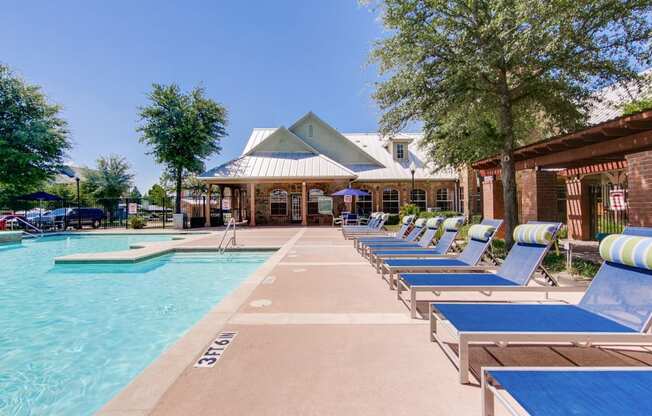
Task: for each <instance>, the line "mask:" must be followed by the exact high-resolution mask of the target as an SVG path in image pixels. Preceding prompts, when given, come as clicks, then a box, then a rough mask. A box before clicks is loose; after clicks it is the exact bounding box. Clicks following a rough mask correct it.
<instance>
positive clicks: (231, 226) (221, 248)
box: [217, 218, 236, 254]
mask: <svg viewBox="0 0 652 416" xmlns="http://www.w3.org/2000/svg"><path fill="white" fill-rule="evenodd" d="M235 225H236V222H235V218H231V219H230V220H229V222H228V223H227V224H226V228H225V229H224V234H222V240H220V244H219V245H218V246H217V251H218V253H220V254H223V253H224V251H225V250H226V248H227V247H228V246H229V244H233V245H235ZM229 229H232V230H233V236H231V238H230V239H228V240H227V241H226V244H225V245H224V246H222V244H224V239H225V238H226V236H227V235H228V234H229Z"/></svg>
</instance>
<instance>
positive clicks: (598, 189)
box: [589, 183, 628, 238]
mask: <svg viewBox="0 0 652 416" xmlns="http://www.w3.org/2000/svg"><path fill="white" fill-rule="evenodd" d="M621 195H622V196H621ZM589 216H590V217H589V218H590V221H589V231H590V233H591V236H592V237H593V238H599V237H600V236H601V235H603V234H618V233H622V231H623V228H624V227H625V225H627V221H628V217H627V184H626V183H625V184H613V183H601V184H591V185H589Z"/></svg>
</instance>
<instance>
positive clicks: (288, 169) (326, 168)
mask: <svg viewBox="0 0 652 416" xmlns="http://www.w3.org/2000/svg"><path fill="white" fill-rule="evenodd" d="M201 177H202V178H204V179H205V178H224V179H249V178H251V179H269V178H307V177H319V178H342V179H353V178H355V177H356V175H355V173H354V172H352V171H351V170H349V169H347V168H345V167H343V166H341V165H340V164H338V163H336V162H334V161H333V160H331V159H329V158H327V157H326V156H324V155H319V154H312V153H294V152H292V153H290V152H256V153H254V154H250V155H246V156H241V157H239V158H238V159H234V160H231V161H229V162H227V163H225V164H223V165H220V166H218V167H216V168H214V169H211V170H209V171H208V172H205V173H203V174H202V175H201Z"/></svg>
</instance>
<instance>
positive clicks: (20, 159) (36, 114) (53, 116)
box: [0, 64, 70, 206]
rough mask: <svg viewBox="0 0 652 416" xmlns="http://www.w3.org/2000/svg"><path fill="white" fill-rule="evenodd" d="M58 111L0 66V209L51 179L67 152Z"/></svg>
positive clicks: (63, 124)
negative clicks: (13, 198)
mask: <svg viewBox="0 0 652 416" xmlns="http://www.w3.org/2000/svg"><path fill="white" fill-rule="evenodd" d="M59 111H60V107H59V106H58V105H53V104H49V103H48V102H47V101H46V99H45V96H44V95H43V93H42V92H41V89H40V87H38V86H35V85H29V84H27V83H26V82H25V81H23V80H22V79H20V78H18V77H17V76H16V75H14V74H13V73H12V71H11V70H10V69H9V68H8V67H6V66H4V65H2V64H0V206H2V205H5V204H7V203H8V201H9V200H10V199H11V198H12V197H14V196H17V195H20V194H24V193H26V192H30V191H32V190H34V189H35V188H36V187H37V186H38V185H40V184H42V183H43V182H44V181H45V180H46V179H48V178H50V177H52V176H53V175H54V174H55V173H56V171H57V168H58V167H59V166H60V165H61V164H62V163H63V158H64V156H65V153H66V151H67V150H68V149H69V148H70V141H69V139H68V129H67V126H66V122H65V121H64V120H63V119H61V118H60V117H59Z"/></svg>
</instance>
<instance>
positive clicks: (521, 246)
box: [396, 223, 582, 318]
mask: <svg viewBox="0 0 652 416" xmlns="http://www.w3.org/2000/svg"><path fill="white" fill-rule="evenodd" d="M560 227H561V224H560V223H549V224H541V223H539V224H525V225H519V226H518V227H516V229H515V230H514V241H516V244H514V246H513V247H512V249H511V250H510V251H509V254H507V257H506V258H505V261H504V262H503V264H502V265H501V266H500V268H499V269H498V270H497V271H496V272H495V273H492V272H489V270H490V268H487V269H486V270H485V271H484V272H479V273H431V274H426V273H401V274H399V275H398V277H397V279H398V280H397V282H396V295H397V297H398V299H399V300H400V301H402V302H403V303H404V304H406V305H408V301H407V300H406V299H404V298H403V296H402V293H403V291H404V290H406V291H409V292H410V300H409V308H410V313H411V316H412V318H416V317H417V316H416V315H417V293H418V292H432V293H434V294H435V295H439V294H441V293H442V292H480V293H484V294H488V295H491V294H492V293H493V292H508V291H511V292H544V293H546V296H547V294H548V293H549V292H551V291H557V290H560V289H563V290H566V291H568V288H565V287H564V288H560V287H558V286H557V287H553V286H539V285H537V286H528V283H530V281H531V279H532V277H533V276H534V273H535V272H536V270H537V269H538V268H539V267H540V266H541V262H542V261H543V259H544V258H545V257H546V254H547V253H548V251H549V250H550V247H551V246H552V244H553V242H554V241H555V238H556V234H557V232H558V231H559V228H560ZM571 289H573V288H571ZM578 289H582V288H579V287H578Z"/></svg>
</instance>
